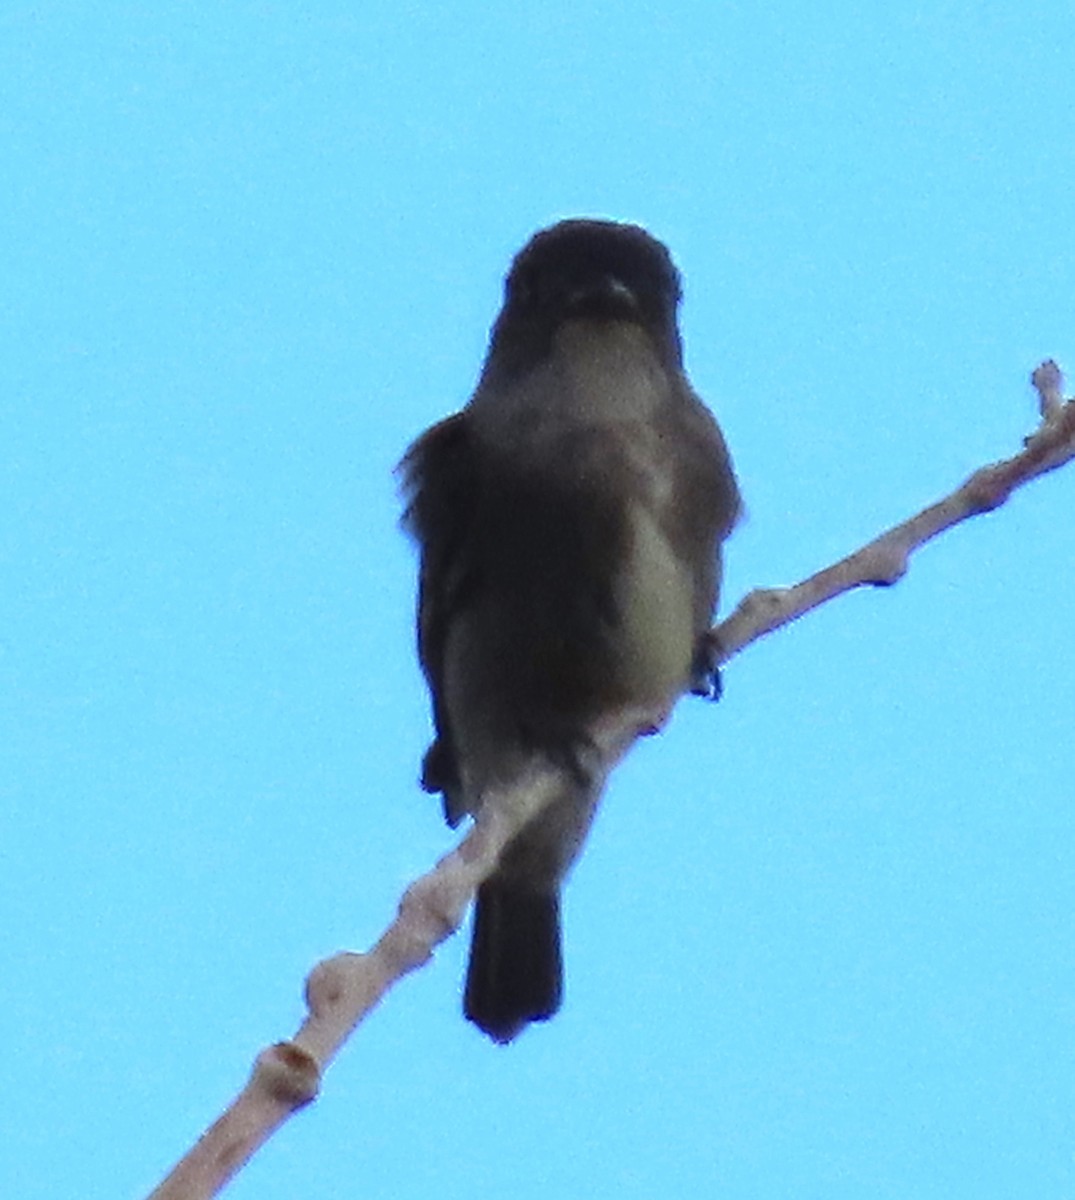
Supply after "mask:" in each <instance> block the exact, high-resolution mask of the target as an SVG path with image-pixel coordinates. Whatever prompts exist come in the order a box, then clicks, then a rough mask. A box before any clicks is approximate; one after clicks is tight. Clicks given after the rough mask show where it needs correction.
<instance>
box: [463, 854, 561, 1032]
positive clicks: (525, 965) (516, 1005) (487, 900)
mask: <svg viewBox="0 0 1075 1200" xmlns="http://www.w3.org/2000/svg"><path fill="white" fill-rule="evenodd" d="M562 994H563V964H562V959H561V953H560V894H559V891H558V890H551V891H532V890H529V889H526V888H521V887H519V886H518V885H516V884H512V883H510V882H505V881H503V880H501V879H499V878H497V877H496V876H494V877H493V878H492V879H489V880H487V881H486V882H485V883H483V884H482V885H481V887H480V888H479V889H478V898H477V902H476V904H475V909H474V933H473V937H472V939H471V945H470V966H469V967H468V969H467V984H466V994H465V998H464V1001H463V1011H464V1012H465V1014H466V1016H467V1019H468V1020H470V1021H473V1022H474V1024H475V1025H477V1026H478V1027H479V1029H483V1030H484V1031H485V1032H486V1033H487V1034H488V1035H489V1036H490V1037H491V1038H492V1039H493V1041H495V1042H500V1043H507V1042H510V1041H511V1040H512V1038H514V1037H515V1035H516V1034H518V1033H519V1032H520V1031H521V1030H522V1029H523V1028H524V1027H525V1026H526V1025H528V1024H529V1023H530V1022H531V1021H546V1020H548V1018H549V1017H551V1016H552V1015H553V1014H554V1013H555V1012H556V1011H557V1009H558V1008H559V1007H560V999H561V996H562Z"/></svg>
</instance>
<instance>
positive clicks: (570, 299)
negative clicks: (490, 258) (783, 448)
mask: <svg viewBox="0 0 1075 1200" xmlns="http://www.w3.org/2000/svg"><path fill="white" fill-rule="evenodd" d="M681 294H682V287H681V280H680V275H679V272H678V270H677V268H676V266H675V265H674V263H673V260H672V258H671V255H670V253H669V251H668V250H667V248H666V247H665V246H664V244H663V243H661V242H660V241H658V240H657V239H656V238H655V237H653V236H652V235H651V234H650V233H648V232H647V231H646V230H645V229H643V228H642V227H641V226H638V225H634V224H628V223H621V222H617V221H611V220H604V219H596V218H574V219H570V220H563V221H560V222H558V223H556V224H554V225H552V226H550V227H548V228H545V229H542V230H541V231H539V232H538V233H536V234H535V235H534V236H533V237H532V238H531V239H530V240H529V241H528V242H527V244H526V245H525V246H524V247H523V248H522V250H521V251H520V252H519V253H518V254H517V255H516V256H515V258H514V259H513V261H512V263H511V267H510V270H509V271H508V274H507V277H506V280H505V284H504V295H503V304H502V307H501V309H500V312H499V314H498V315H497V317H496V319H495V321H494V323H493V326H492V330H491V333H490V337H489V345H488V351H487V354H486V357H485V361H484V364H483V366H482V369H481V372H480V374H479V378H478V382H477V385H476V387H475V390H474V392H473V394H472V395H471V396H470V398H469V400H468V401H467V403H466V404H465V406H464V407H463V408H462V410H461V411H459V412H457V413H455V414H453V415H451V416H449V417H447V418H446V419H444V420H441V421H439V422H438V423H436V424H434V425H433V426H432V427H431V428H429V429H427V430H426V431H425V432H424V433H423V434H421V435H420V436H419V437H418V438H417V439H416V440H415V441H414V442H413V444H412V445H411V446H410V447H409V449H408V450H407V451H406V453H405V455H404V457H403V459H402V461H401V463H400V465H399V473H400V476H401V480H402V483H401V490H402V493H403V497H404V504H405V508H404V515H403V519H402V523H403V527H404V529H405V530H406V531H407V532H408V533H409V534H410V535H412V537H413V538H414V540H415V541H416V542H417V544H418V549H419V568H418V604H417V643H418V656H419V661H420V664H421V667H422V670H423V672H424V675H425V679H426V681H427V683H428V687H429V691H430V695H431V706H432V720H433V725H434V739H433V741H432V744H431V745H430V747H429V749H428V751H427V752H426V754H425V757H424V760H423V764H422V774H421V783H422V787H423V788H424V789H425V790H426V791H428V792H432V793H440V794H441V795H442V797H443V805H444V815H445V818H446V820H447V822H448V824H449V825H450V826H452V827H455V826H457V825H458V824H459V823H460V822H461V821H462V820H463V819H464V818H465V817H467V816H468V815H469V816H471V817H474V818H477V817H478V816H479V814H481V813H482V811H483V809H484V808H485V806H486V805H491V806H494V808H498V810H501V811H504V812H506V813H508V814H510V813H511V811H512V808H513V805H515V804H518V803H520V800H519V797H520V796H521V795H523V793H524V792H525V791H526V789H527V787H528V786H529V785H530V784H531V783H532V781H533V780H534V779H535V778H540V779H541V780H543V781H544V784H543V786H544V787H545V789H546V792H547V802H545V803H543V804H542V805H541V806H539V809H538V811H537V813H536V815H535V814H533V813H530V814H529V815H528V816H527V817H526V820H525V823H524V824H523V827H522V828H521V829H520V830H519V832H518V833H517V834H515V836H514V837H513V838H512V839H511V840H510V841H509V842H508V844H507V845H506V847H505V848H504V850H503V852H502V853H501V855H500V858H499V860H498V863H497V865H496V867H495V868H494V870H493V872H492V874H491V875H490V876H489V877H488V878H487V879H486V880H485V881H484V882H483V883H482V884H481V885H480V886H479V888H478V890H477V896H476V901H475V912H474V919H473V926H472V935H471V947H470V957H469V964H468V968H467V977H466V983H465V987H464V998H463V1007H464V1014H465V1016H466V1017H467V1018H468V1020H470V1021H472V1022H473V1023H474V1024H476V1025H477V1026H478V1028H479V1029H481V1030H482V1031H483V1032H484V1033H485V1034H487V1035H488V1036H489V1037H490V1038H491V1039H492V1040H493V1041H494V1042H497V1043H500V1044H507V1043H509V1042H511V1041H512V1040H513V1039H514V1038H515V1037H516V1036H517V1035H518V1034H519V1033H520V1032H521V1031H522V1030H523V1029H524V1028H526V1027H527V1026H528V1025H529V1024H531V1023H532V1022H535V1021H545V1020H547V1019H548V1018H549V1017H551V1016H553V1015H554V1014H555V1013H556V1012H557V1011H558V1010H559V1008H560V1007H561V1002H562V997H563V958H562V950H561V919H560V908H561V889H562V885H563V882H564V879H565V877H566V875H567V873H568V871H569V869H570V868H571V867H572V865H573V863H574V862H575V860H576V858H577V857H578V855H579V853H580V851H581V849H582V845H583V842H584V840H585V837H586V834H587V832H588V830H589V827H590V824H591V822H592V820H593V817H594V814H595V811H596V808H597V805H598V801H599V799H600V797H601V794H602V791H603V789H604V785H605V782H606V779H607V776H608V773H609V771H610V770H611V769H612V767H613V766H614V765H615V763H616V762H617V761H618V760H619V759H620V758H621V757H622V755H623V754H624V753H625V752H626V750H627V749H628V748H629V747H630V745H631V744H633V742H634V741H635V739H636V738H637V737H639V736H642V735H644V734H648V733H654V732H657V731H658V730H659V729H661V728H662V727H663V726H664V724H665V723H666V721H667V719H668V717H669V715H670V713H671V710H672V708H673V707H674V705H675V703H676V701H677V700H678V699H679V698H680V696H682V695H683V694H685V693H687V692H695V693H698V694H702V695H706V694H710V695H715V694H716V693H717V692H719V673H718V672H717V671H716V668H715V662H716V652H717V651H716V647H715V645H714V642H713V639H712V636H711V633H710V630H711V625H712V621H713V618H714V613H715V609H716V605H717V600H718V593H719V589H720V578H721V547H722V543H723V542H724V540H725V539H726V538H727V537H728V535H729V534H730V533H731V531H732V529H733V527H734V526H735V524H736V521H737V519H738V517H739V515H740V511H741V500H740V493H739V488H738V484H737V481H736V476H735V471H734V468H733V465H732V460H731V457H730V454H729V451H728V448H727V446H726V444H725V441H724V438H723V436H722V433H721V430H720V428H719V426H718V425H717V422H716V420H715V419H714V417H713V416H712V414H711V412H710V411H709V409H708V408H707V407H706V406H705V404H704V403H703V402H702V400H701V399H700V398H699V397H698V396H697V394H696V393H695V391H694V389H693V388H692V386H691V384H690V382H689V380H688V378H687V375H686V373H685V369H684V365H683V349H682V342H681V338H680V333H679V327H678V309H679V304H680V300H681Z"/></svg>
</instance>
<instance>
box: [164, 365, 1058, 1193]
mask: <svg viewBox="0 0 1075 1200" xmlns="http://www.w3.org/2000/svg"><path fill="white" fill-rule="evenodd" d="M1031 380H1032V382H1033V385H1034V387H1035V389H1036V390H1037V393H1038V400H1039V407H1040V411H1041V416H1042V424H1041V427H1040V428H1039V429H1038V430H1037V432H1035V433H1034V434H1033V435H1031V436H1030V437H1029V438H1027V440H1026V444H1025V446H1024V448H1023V450H1022V451H1021V452H1020V453H1019V454H1016V455H1015V456H1014V457H1013V458H1009V459H1005V460H1004V461H1003V462H998V463H993V464H992V465H991V466H987V467H982V468H981V469H980V470H978V471H975V473H974V474H973V475H971V476H970V478H969V479H967V480H966V482H965V483H963V484H962V486H961V487H959V488H957V489H956V490H955V491H954V492H953V493H952V494H951V495H950V496H947V497H946V498H945V499H943V500H941V501H939V502H938V503H936V504H933V505H930V507H929V508H926V509H924V510H923V511H922V512H920V513H918V514H917V516H914V517H911V518H910V519H909V520H907V521H904V522H903V523H902V524H900V525H895V526H893V528H891V529H889V530H888V531H887V532H885V533H883V534H881V536H880V537H878V538H876V539H874V541H872V542H870V543H869V544H868V545H866V546H863V547H862V548H861V549H860V550H856V551H855V553H854V554H850V555H848V556H847V558H844V559H841V561H840V562H838V563H835V564H834V565H833V566H830V567H826V568H825V569H824V570H822V571H819V572H818V573H817V574H816V575H812V576H811V577H810V578H809V579H806V580H803V582H801V583H797V584H795V585H794V586H793V587H788V588H768V589H762V590H757V591H753V592H751V593H750V594H749V595H747V596H746V597H745V598H744V599H743V600H742V601H741V602H740V604H739V606H738V607H737V608H736V609H735V611H734V612H733V613H732V614H731V616H730V617H728V618H727V620H725V621H723V622H722V623H721V624H720V625H718V626H717V627H716V629H714V631H713V636H714V639H715V641H716V643H717V650H718V657H719V660H720V661H721V662H727V661H728V660H729V659H730V658H732V657H734V656H735V655H736V654H738V653H739V652H740V651H741V650H743V649H744V648H745V647H746V646H748V645H749V644H750V643H751V642H754V641H757V639H758V638H761V637H763V636H765V635H766V634H768V633H771V632H772V631H773V630H775V629H779V628H780V627H781V626H782V625H787V624H788V623H789V622H791V621H794V620H796V619H797V618H799V617H801V616H802V615H803V614H804V613H807V612H809V611H810V610H811V609H813V608H817V607H818V605H820V604H824V603H825V602H826V601H827V600H831V599H833V598H834V597H836V596H839V595H841V594H842V593H844V592H848V591H851V590H852V589H853V588H857V587H863V586H865V585H867V584H870V585H873V586H889V585H891V584H893V583H895V582H896V581H897V580H898V579H900V578H901V577H902V576H903V574H904V573H905V572H906V570H907V566H908V561H909V559H910V556H911V555H912V554H913V553H914V551H915V550H917V549H918V548H919V547H920V546H923V545H925V543H926V542H928V541H929V540H930V539H931V538H934V537H936V536H937V535H938V534H939V533H943V532H944V530H946V529H950V528H951V527H952V526H953V525H956V524H958V523H959V522H960V521H965V520H966V519H967V518H968V517H973V516H977V515H978V514H980V513H985V512H991V511H992V510H993V509H995V508H997V507H999V506H1000V505H1002V504H1003V503H1004V502H1005V501H1006V500H1007V499H1008V497H1009V496H1010V495H1011V493H1012V492H1013V491H1014V490H1015V489H1016V488H1018V487H1021V486H1022V485H1023V484H1024V483H1028V482H1029V481H1030V480H1031V479H1035V478H1036V477H1037V476H1039V475H1044V474H1045V473H1046V472H1048V471H1053V470H1055V469H1056V468H1057V467H1059V466H1062V465H1063V464H1064V463H1066V462H1069V461H1070V460H1071V459H1072V458H1075V400H1067V401H1065V400H1064V398H1063V394H1062V389H1063V377H1062V376H1061V373H1060V370H1059V368H1058V367H1057V365H1056V364H1055V363H1054V362H1046V363H1043V364H1042V365H1041V366H1040V367H1038V369H1037V370H1036V371H1035V372H1034V374H1033V375H1032V376H1031ZM636 732H637V728H636V727H634V726H631V724H630V722H629V721H627V722H621V724H620V725H619V726H618V727H617V728H616V729H610V730H609V731H608V733H607V739H606V740H607V745H606V749H609V750H612V751H613V754H612V757H615V753H618V752H619V751H622V750H623V749H626V746H627V744H628V743H629V741H630V740H632V739H633V737H634V735H635V733H636ZM549 782H550V780H549V777H548V776H535V777H534V778H533V779H531V780H530V781H528V783H527V787H526V793H525V796H524V797H523V799H522V801H520V800H519V798H518V795H516V796H515V797H514V798H513V803H512V804H511V805H510V806H505V807H510V808H511V809H512V810H513V817H512V819H511V820H510V821H509V820H508V819H507V818H506V817H504V816H503V815H502V813H503V811H504V808H502V807H501V806H497V805H494V804H488V805H486V806H485V808H484V810H483V812H482V815H481V817H480V818H479V820H478V821H477V822H476V823H475V824H474V826H473V828H472V829H471V830H470V832H469V833H468V834H467V836H466V837H465V838H464V839H463V841H462V842H461V843H460V844H459V846H458V847H456V849H455V850H453V851H452V852H451V853H450V854H448V855H446V856H445V857H444V858H442V859H441V860H440V862H439V863H438V864H437V865H436V867H435V868H434V869H433V870H432V871H431V872H429V874H428V875H424V876H422V878H420V879H418V880H417V881H415V882H414V883H413V884H411V886H410V887H409V888H408V889H407V891H406V892H405V893H404V895H403V899H402V900H401V901H400V905H399V912H398V915H397V916H396V919H395V920H394V921H393V922H392V924H391V925H389V927H388V928H387V929H386V930H385V932H384V934H383V936H382V937H381V939H380V941H378V942H377V944H376V945H375V946H374V947H373V949H372V950H370V951H369V952H368V953H367V954H351V953H344V954H337V955H335V956H334V957H332V958H328V959H325V960H324V961H323V962H321V963H319V964H318V965H317V966H316V967H314V969H313V970H312V971H311V972H310V975H309V977H308V978H307V981H306V1002H307V1007H308V1009H309V1013H308V1016H307V1018H306V1020H305V1021H304V1022H303V1025H302V1028H301V1029H300V1030H299V1032H298V1033H297V1034H296V1035H295V1038H294V1039H293V1040H292V1041H290V1042H278V1043H277V1044H276V1045H274V1046H270V1047H269V1048H268V1049H266V1050H263V1051H262V1052H261V1054H259V1055H258V1057H257V1060H256V1062H255V1064H254V1069H253V1071H252V1073H251V1075H250V1079H249V1080H248V1081H247V1084H246V1086H245V1087H244V1088H243V1090H242V1092H240V1094H239V1095H238V1096H237V1097H236V1099H235V1100H234V1102H233V1103H232V1104H231V1106H230V1107H229V1108H228V1109H227V1110H226V1111H225V1112H224V1113H223V1115H222V1116H221V1117H220V1118H219V1119H218V1120H217V1121H215V1122H214V1123H213V1124H212V1125H211V1126H210V1127H209V1129H208V1130H206V1132H205V1133H204V1134H203V1135H202V1137H201V1138H200V1139H199V1140H198V1142H197V1143H196V1144H195V1145H194V1147H193V1148H192V1149H191V1151H190V1152H189V1153H188V1154H187V1155H186V1157H185V1158H183V1159H182V1161H181V1162H179V1163H178V1164H177V1166H176V1167H175V1169H174V1170H173V1171H172V1172H171V1174H170V1175H169V1176H168V1177H167V1179H165V1180H164V1182H163V1183H162V1184H161V1185H160V1187H158V1188H157V1189H156V1190H155V1191H154V1192H153V1193H152V1194H151V1196H150V1198H149V1200H207V1198H208V1197H211V1196H214V1195H216V1194H217V1193H218V1192H219V1191H220V1189H221V1188H222V1187H223V1186H224V1184H225V1183H227V1181H228V1180H229V1179H230V1178H231V1177H232V1175H234V1174H235V1172H236V1171H237V1170H238V1169H239V1168H240V1167H241V1166H242V1165H243V1164H244V1163H245V1162H246V1161H247V1160H248V1159H249V1158H250V1157H251V1155H252V1154H253V1153H254V1152H255V1151H256V1150H257V1149H258V1147H259V1146H260V1145H261V1144H262V1143H263V1142H265V1141H266V1140H267V1139H268V1138H269V1137H270V1136H271V1135H272V1133H273V1132H274V1131H275V1130H276V1129H277V1128H278V1127H279V1126H280V1125H282V1124H283V1122H284V1121H285V1120H287V1118H288V1117H289V1116H290V1115H291V1114H292V1113H294V1112H297V1111H298V1110H299V1109H300V1108H302V1107H304V1106H305V1105H306V1104H309V1103H310V1102H311V1101H312V1100H313V1099H314V1098H315V1097H316V1096H317V1093H318V1090H319V1087H320V1081H321V1075H322V1072H323V1071H324V1068H325V1067H326V1066H327V1065H328V1064H329V1063H330V1062H331V1061H332V1059H333V1058H335V1056H336V1054H337V1053H338V1052H339V1050H340V1047H341V1046H342V1045H343V1043H344V1042H345V1041H346V1040H347V1038H348V1037H349V1036H350V1034H351V1033H352V1031H353V1030H354V1028H355V1027H356V1026H357V1025H358V1024H359V1022H360V1021H361V1020H362V1019H363V1017H365V1016H366V1014H367V1013H369V1012H370V1011H371V1010H372V1009H373V1008H374V1007H376V1005H377V1004H378V1002H379V1001H380V999H381V997H382V996H383V995H384V994H385V992H386V991H387V990H388V989H389V988H390V987H391V986H392V984H394V983H396V982H397V981H398V980H400V979H402V978H403V976H404V975H407V974H408V973H409V972H411V971H413V970H415V969H417V968H418V967H420V966H422V965H423V964H424V963H426V962H427V961H428V960H429V959H430V958H431V957H432V954H433V950H434V949H435V948H436V947H437V946H438V945H439V944H440V943H441V942H443V941H444V940H445V939H446V938H448V937H449V936H451V934H452V933H454V932H455V930H456V929H458V927H459V925H460V923H461V921H462V919H463V914H464V912H465V911H466V907H467V905H468V903H469V902H470V900H471V898H472V896H473V894H474V892H475V890H476V889H477V887H478V885H479V884H480V883H481V882H482V880H484V879H485V878H486V877H487V876H488V875H489V874H490V872H491V871H492V870H493V868H494V867H495V865H496V863H497V859H498V858H499V855H500V851H501V849H502V848H503V846H504V845H505V844H506V843H507V842H508V841H509V840H510V839H511V837H512V836H513V835H514V834H515V833H516V832H517V830H518V829H520V828H521V827H522V825H523V824H525V822H526V821H527V820H528V819H529V818H530V817H531V816H532V815H533V814H535V813H536V812H537V811H539V809H540V807H541V806H543V805H544V803H545V802H546V800H547V798H548V786H547V785H548V784H549ZM498 808H499V809H500V811H499V812H498Z"/></svg>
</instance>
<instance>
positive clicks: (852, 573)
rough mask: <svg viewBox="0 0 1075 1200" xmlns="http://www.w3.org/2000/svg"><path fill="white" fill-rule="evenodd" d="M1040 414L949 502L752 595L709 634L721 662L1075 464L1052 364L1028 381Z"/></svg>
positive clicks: (1070, 414) (1069, 416) (903, 565)
mask: <svg viewBox="0 0 1075 1200" xmlns="http://www.w3.org/2000/svg"><path fill="white" fill-rule="evenodd" d="M1031 382H1032V383H1033V385H1034V387H1035V389H1036V390H1037V393H1038V405H1039V409H1040V411H1041V415H1042V423H1041V426H1040V428H1039V429H1038V430H1037V431H1036V432H1035V433H1033V434H1032V435H1031V436H1030V437H1028V438H1027V439H1026V443H1025V445H1024V447H1023V449H1022V450H1021V451H1020V453H1018V454H1016V455H1015V456H1014V457H1012V458H1007V459H1004V461H1003V462H998V463H993V464H991V465H990V466H987V467H981V468H980V469H979V470H977V471H975V472H974V474H973V475H971V476H970V478H969V479H967V480H966V482H964V483H963V485H962V486H961V487H958V488H956V490H955V491H954V492H952V494H951V495H950V496H946V497H945V498H944V499H943V500H940V501H938V502H937V503H936V504H931V505H930V506H929V508H926V509H923V510H922V512H920V513H918V514H917V515H915V516H913V517H911V518H910V519H909V520H907V521H903V522H902V523H901V524H899V525H894V526H893V527H892V528H891V529H889V530H886V532H884V533H882V534H881V536H880V537H878V538H875V539H874V540H873V541H872V542H869V543H867V545H865V546H863V547H862V548H861V549H859V550H856V551H855V552H854V554H849V555H848V556H847V557H846V558H843V559H841V560H840V561H839V562H837V563H833V565H832V566H830V567H825V569H824V570H822V571H818V572H817V574H816V575H811V576H810V578H809V579H804V580H803V581H802V582H801V583H797V584H795V585H794V586H793V587H787V588H763V589H759V590H757V591H753V592H750V593H749V594H748V595H746V596H745V597H744V598H743V599H742V600H741V601H740V602H739V605H738V607H737V608H736V609H735V611H734V612H733V613H732V614H731V616H729V617H727V618H726V619H725V620H724V621H722V622H721V623H720V624H719V625H718V626H717V627H716V628H715V629H714V630H713V639H714V642H715V643H716V647H717V657H718V660H719V662H720V663H725V662H727V661H728V660H729V659H730V658H733V657H734V656H735V655H736V654H738V653H739V652H740V651H741V650H743V649H745V648H746V647H747V646H749V645H750V643H751V642H754V641H757V640H758V638H760V637H764V636H765V635H766V634H767V633H772V632H773V630H774V629H779V628H780V627H781V626H782V625H787V624H789V623H790V622H791V621H795V620H797V619H798V618H799V617H801V616H803V615H804V614H805V613H808V612H809V611H810V610H811V609H813V608H817V607H818V605H820V604H824V603H825V602H826V601H828V600H832V599H834V598H835V597H836V596H840V595H842V594H843V593H844V592H850V591H852V590H853V589H854V588H857V587H865V586H867V585H870V586H873V587H889V586H891V585H892V584H894V583H896V582H897V581H898V580H899V579H901V578H902V577H903V575H904V574H905V573H906V571H907V566H908V561H909V559H910V557H911V555H912V554H913V553H914V552H915V551H916V550H917V549H918V548H919V547H920V546H924V545H925V544H926V542H928V541H930V540H931V539H932V538H935V537H936V536H937V535H938V534H939V533H943V532H944V531H945V530H946V529H951V528H952V526H953V525H958V524H959V523H960V522H961V521H965V520H966V519H967V518H968V517H975V516H978V515H980V514H981V513H987V512H992V511H993V509H995V508H999V507H1000V505H1002V504H1003V503H1004V502H1005V501H1006V500H1007V499H1008V497H1009V496H1010V495H1011V494H1012V492H1013V491H1015V489H1016V488H1018V487H1021V486H1022V485H1023V484H1024V483H1029V481H1030V480H1031V479H1036V478H1037V477H1038V476H1039V475H1044V474H1046V473H1047V472H1048V471H1055V470H1056V468H1057V467H1060V466H1063V464H1064V463H1066V462H1069V461H1070V460H1071V459H1072V458H1075V400H1069V401H1067V402H1066V403H1065V401H1064V399H1063V396H1062V392H1061V389H1062V388H1063V382H1064V381H1063V376H1062V375H1061V373H1060V368H1059V367H1058V366H1057V365H1056V363H1054V362H1052V361H1051V360H1050V361H1049V362H1045V363H1042V365H1041V366H1040V367H1038V369H1037V370H1036V371H1035V372H1034V373H1033V375H1032V376H1031Z"/></svg>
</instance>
